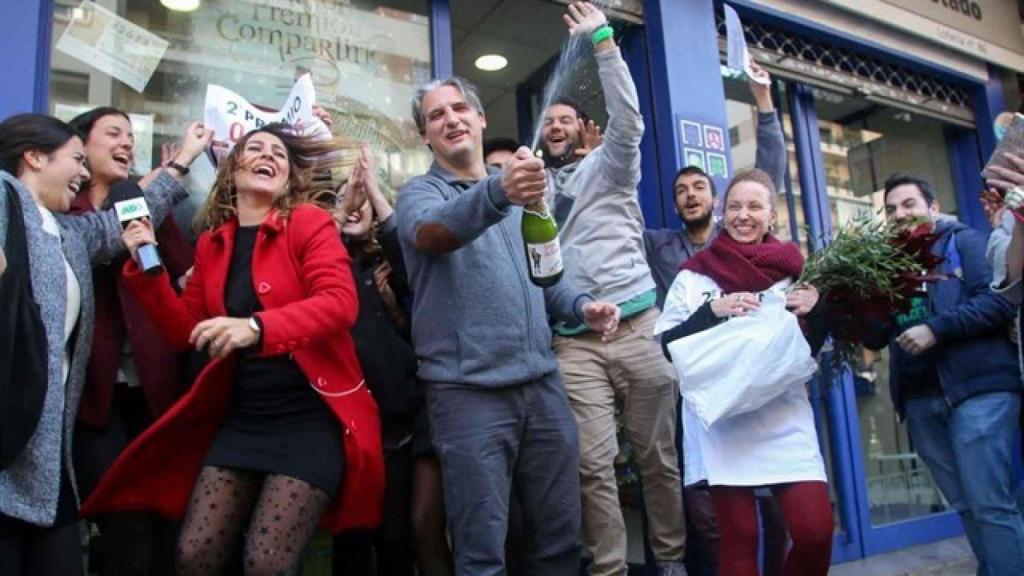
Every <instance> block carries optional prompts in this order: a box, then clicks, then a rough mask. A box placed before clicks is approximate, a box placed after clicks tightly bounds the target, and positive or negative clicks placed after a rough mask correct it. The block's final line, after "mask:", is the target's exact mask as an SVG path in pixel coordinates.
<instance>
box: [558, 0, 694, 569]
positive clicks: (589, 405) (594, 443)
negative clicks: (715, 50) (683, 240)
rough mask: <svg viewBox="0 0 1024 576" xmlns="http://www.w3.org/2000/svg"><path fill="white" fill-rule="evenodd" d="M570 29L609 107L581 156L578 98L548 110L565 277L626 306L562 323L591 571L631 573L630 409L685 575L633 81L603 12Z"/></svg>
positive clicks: (672, 412)
mask: <svg viewBox="0 0 1024 576" xmlns="http://www.w3.org/2000/svg"><path fill="white" fill-rule="evenodd" d="M566 23H567V24H568V26H569V33H570V35H583V37H584V38H589V39H590V40H591V41H592V42H593V44H594V57H595V59H596V60H597V66H598V75H599V77H600V80H601V86H602V88H603V90H604V96H605V102H606V104H607V108H608V126H607V131H606V132H605V134H604V140H603V143H602V144H601V145H600V146H599V147H597V148H596V149H595V150H593V151H592V152H590V153H589V154H587V155H586V156H585V157H584V158H583V159H582V160H579V159H578V158H577V156H576V155H575V154H574V152H575V151H576V150H577V149H578V148H580V147H581V146H580V145H581V133H582V130H583V124H582V120H581V119H580V111H579V109H578V108H577V107H576V106H575V105H574V103H572V101H570V100H560V101H559V102H557V103H555V104H553V105H551V106H549V107H548V108H547V110H546V111H545V115H544V126H543V130H542V133H541V138H542V143H543V147H544V152H545V159H546V162H547V165H548V187H549V194H548V196H549V205H552V206H554V212H555V214H556V217H560V218H558V219H560V220H561V221H560V222H559V227H560V229H561V232H560V241H561V245H562V257H563V260H564V263H565V275H566V276H567V277H568V278H569V280H570V281H571V282H572V283H573V284H574V285H576V286H578V287H580V288H582V289H583V290H586V291H587V292H589V293H592V294H594V295H595V296H596V297H598V298H601V299H602V300H608V301H609V302H615V303H617V304H618V305H619V306H620V308H621V309H622V316H623V318H624V320H623V323H622V325H621V326H620V327H619V329H618V330H617V331H616V332H615V333H614V334H612V335H611V336H604V337H602V335H601V334H599V333H594V332H593V331H591V330H589V329H588V327H587V326H584V325H582V323H580V322H578V321H576V322H572V321H571V320H570V321H569V322H560V323H558V324H556V325H555V332H556V336H555V343H554V345H555V353H556V354H557V355H558V359H559V363H560V366H561V370H562V376H563V379H564V380H565V387H566V391H567V392H568V395H569V401H570V403H571V405H572V408H573V412H574V415H575V417H576V423H577V425H578V426H579V436H580V438H579V442H580V478H581V482H582V500H583V540H584V545H585V546H586V547H587V549H588V551H589V552H590V553H591V554H592V555H593V558H594V561H593V563H592V564H591V565H590V574H592V575H595V576H596V575H624V574H626V529H625V523H624V521H623V517H622V510H621V509H620V507H619V498H618V487H617V485H616V482H615V468H614V464H615V456H616V454H617V453H618V440H617V438H616V424H615V405H616V401H621V402H622V404H623V410H622V416H623V423H624V429H625V433H626V437H627V438H628V439H629V441H630V443H631V444H632V445H633V447H634V448H635V454H636V460H637V464H638V465H639V468H640V477H641V479H642V481H643V483H644V498H645V500H646V504H647V511H648V522H649V528H650V530H649V534H650V543H651V548H652V549H653V551H654V556H655V559H656V561H657V562H658V567H659V574H667V575H677V574H684V573H685V571H684V570H683V566H682V559H683V552H684V547H685V541H686V522H685V518H684V515H683V497H682V483H681V480H680V475H679V464H678V459H677V456H676V446H675V432H676V403H677V400H678V391H677V388H676V381H675V372H674V370H673V369H672V366H671V365H670V364H669V363H668V362H666V360H665V358H664V356H662V354H661V349H660V347H659V345H658V344H657V343H656V342H655V341H654V339H653V337H652V334H653V329H654V322H655V321H656V320H657V318H658V310H657V308H656V307H655V305H654V304H655V284H654V280H653V279H652V278H651V272H650V269H649V268H648V266H647V261H646V258H645V257H644V247H643V230H644V223H643V215H642V213H641V212H640V206H639V203H638V202H637V191H636V187H637V184H638V183H639V181H640V139H641V138H642V137H643V131H644V126H643V119H642V118H641V116H640V111H639V107H638V99H637V94H636V87H635V86H634V84H633V80H632V78H631V77H630V75H629V69H628V68H627V67H626V63H625V61H623V59H622V55H621V54H620V52H619V49H618V47H617V46H616V45H615V42H614V40H613V39H612V33H611V29H610V28H609V27H608V26H607V19H606V18H605V16H604V14H603V13H601V11H600V10H598V9H597V8H595V7H594V6H592V5H591V4H589V3H586V2H577V3H575V4H573V5H571V6H570V7H569V15H568V17H567V18H566Z"/></svg>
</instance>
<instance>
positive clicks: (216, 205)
mask: <svg viewBox="0 0 1024 576" xmlns="http://www.w3.org/2000/svg"><path fill="white" fill-rule="evenodd" d="M260 132H265V133H267V134H271V135H273V136H275V137H277V138H278V139H279V140H281V142H282V143H283V144H284V147H285V150H286V151H287V152H288V165H289V170H288V182H287V184H286V187H285V192H284V194H281V195H280V196H278V197H277V198H276V199H275V200H274V207H275V208H277V210H278V214H279V215H280V217H282V218H287V217H288V215H289V214H290V213H291V211H292V210H293V209H295V208H296V207H297V206H300V205H302V204H315V205H317V206H319V207H321V208H324V209H325V210H328V211H331V210H333V208H334V205H335V200H336V198H337V190H336V187H335V184H334V179H333V178H332V176H331V174H332V173H331V170H332V169H334V168H343V167H345V166H349V165H351V164H352V163H353V162H354V158H355V155H358V151H359V146H358V145H357V144H355V143H353V142H351V141H348V140H345V139H342V138H337V137H335V138H330V139H313V138H310V137H307V136H299V135H297V134H294V133H293V132H292V131H291V128H290V127H289V126H288V125H286V124H282V123H275V124H268V125H266V126H263V127H262V128H258V129H256V130H253V131H252V132H249V133H248V134H246V135H245V136H243V137H242V138H241V139H239V140H238V142H236V143H235V147H234V148H232V150H231V152H230V153H229V154H228V155H227V157H226V158H224V159H223V160H221V161H220V166H219V168H218V170H217V179H216V180H215V181H214V182H213V189H211V190H210V194H209V196H207V198H206V202H205V203H204V204H203V206H202V208H201V209H200V210H199V211H198V212H197V213H196V217H195V222H194V225H195V228H196V230H199V231H201V230H211V229H213V228H217V227H218V226H221V225H222V224H224V223H225V222H227V221H229V220H231V219H232V218H234V217H235V215H236V214H237V213H238V206H237V197H238V191H237V190H236V189H235V177H234V175H235V172H236V171H237V170H238V169H239V168H241V167H242V154H244V152H245V145H246V143H248V141H249V139H250V138H252V137H253V136H254V135H256V134H259V133H260ZM349 151H354V153H347V152H349Z"/></svg>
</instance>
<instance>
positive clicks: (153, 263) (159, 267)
mask: <svg viewBox="0 0 1024 576" xmlns="http://www.w3.org/2000/svg"><path fill="white" fill-rule="evenodd" d="M114 210H115V211H117V219H118V220H120V221H121V228H122V229H124V228H127V227H128V224H130V223H131V222H132V221H133V220H141V219H143V218H145V217H147V216H149V206H148V205H147V204H146V199H145V198H144V197H142V196H139V197H136V198H130V199H128V200H122V201H120V202H115V203H114ZM136 254H137V255H138V259H139V268H142V271H143V272H145V273H146V274H148V275H150V276H156V275H157V274H159V273H161V272H163V270H164V263H163V261H161V260H160V253H159V252H157V249H156V246H154V245H152V244H143V245H141V246H139V248H138V250H137V251H136Z"/></svg>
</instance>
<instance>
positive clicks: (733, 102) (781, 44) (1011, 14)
mask: <svg viewBox="0 0 1024 576" xmlns="http://www.w3.org/2000/svg"><path fill="white" fill-rule="evenodd" d="M529 1H530V2H534V3H536V4H537V6H538V8H537V10H538V14H539V11H541V10H543V11H544V14H547V13H549V12H551V11H553V10H554V11H557V10H561V6H558V2H557V1H556V0H550V1H549V0H543V1H542V0H529ZM562 3H563V4H564V2H562ZM607 4H610V5H613V6H614V7H615V8H614V9H613V10H612V13H613V15H614V16H615V17H616V22H617V24H616V29H617V37H618V39H619V41H620V45H621V46H622V49H623V52H624V54H625V56H626V59H627V61H628V63H629V65H630V68H631V70H632V73H633V76H634V78H635V80H636V82H637V88H638V92H639V94H640V100H641V111H642V112H643V114H644V117H645V120H646V124H647V131H646V134H645V138H644V141H643V154H644V159H645V160H644V164H643V171H644V173H643V181H642V184H641V190H640V197H641V204H642V207H643V209H644V212H645V217H646V219H647V225H648V226H649V227H662V226H669V227H676V226H678V225H679V221H678V218H677V217H676V215H675V212H674V207H673V203H672V202H673V200H672V195H671V189H672V178H673V176H674V174H675V172H676V170H677V169H678V168H679V166H680V165H681V164H682V163H683V162H684V161H685V162H694V163H700V164H702V165H703V166H704V167H705V169H706V170H707V171H708V172H710V173H713V174H714V175H715V176H716V180H717V181H718V182H717V183H718V184H719V189H721V187H722V186H723V185H724V183H725V181H726V180H727V179H728V177H729V176H730V175H731V174H733V173H735V172H736V171H737V170H740V169H743V168H747V167H750V166H752V165H753V158H754V149H755V148H754V147H755V143H754V142H753V139H752V138H753V132H754V131H753V129H752V127H753V126H754V124H753V120H754V119H756V116H755V115H754V110H753V107H752V99H751V98H750V96H749V94H748V92H747V90H746V88H745V81H742V80H740V79H738V78H736V77H735V76H733V75H732V74H731V73H729V72H728V71H727V70H726V69H725V68H724V67H723V63H724V60H725V56H724V50H725V48H724V47H725V44H724V34H725V27H724V20H723V15H722V7H721V3H720V2H714V1H713V0H633V1H630V0H617V1H615V2H608V3H607ZM730 4H731V5H732V6H733V7H734V8H736V10H737V11H738V13H739V15H740V17H741V18H742V19H743V22H744V28H745V33H746V34H745V35H746V38H747V42H748V45H749V46H750V49H751V52H752V54H753V56H754V57H755V58H756V59H757V60H758V61H759V62H761V63H762V65H763V66H764V67H765V68H766V69H768V70H769V71H770V72H771V73H772V75H773V76H774V78H775V80H774V84H773V90H774V93H775V102H776V106H777V109H778V111H779V113H780V115H781V117H782V120H783V126H784V130H785V133H786V142H787V148H788V149H789V152H790V163H789V177H788V178H787V180H788V186H787V190H786V191H785V192H786V194H784V195H780V205H779V207H778V208H779V210H780V212H779V214H780V219H779V220H780V222H781V228H780V230H779V231H778V232H780V233H781V234H783V235H785V234H789V235H791V236H792V237H793V238H794V239H797V240H799V241H800V242H801V244H802V246H803V247H804V248H805V249H807V250H814V249H817V248H820V247H821V246H822V245H823V244H824V243H826V242H827V241H828V238H830V237H831V234H832V230H833V229H834V228H835V227H837V226H839V225H841V224H842V223H843V222H845V221H847V220H848V219H849V218H851V217H853V216H855V215H857V214H860V213H862V212H864V211H873V212H877V210H878V209H879V208H880V207H881V202H882V200H881V192H880V191H881V187H882V182H884V180H885V178H886V177H887V176H888V175H889V174H890V173H892V172H895V171H910V172H914V173H917V174H919V175H921V176H924V177H925V178H928V179H929V180H931V181H932V182H933V184H934V185H935V188H936V189H937V191H938V193H939V199H940V202H941V206H942V210H943V211H944V212H947V213H949V214H953V215H955V216H956V217H958V218H959V219H960V220H962V221H963V222H965V223H967V224H969V225H971V226H974V227H977V228H979V229H986V228H987V227H988V224H987V222H986V220H985V216H984V213H983V211H982V209H981V206H980V204H979V202H978V200H977V195H978V192H979V191H980V190H981V186H982V182H981V181H980V179H979V177H978V173H979V172H980V170H981V167H982V165H983V164H984V160H985V159H987V158H988V156H989V155H990V154H991V152H992V150H993V149H994V146H995V137H994V132H993V120H994V117H995V116H996V114H998V113H999V112H1002V111H1003V110H1005V109H1012V110H1017V109H1018V107H1019V106H1020V93H1019V86H1018V77H1017V74H1018V73H1020V72H1024V40H1022V36H1021V22H1020V14H1019V11H1018V10H1019V8H1018V3H1016V2H1012V1H1009V0H972V1H963V0H957V1H952V0H951V1H949V2H946V1H944V0H943V1H941V2H940V1H939V0H871V1H852V0H820V1H810V0H802V1H800V0H734V1H733V2H730ZM97 5H98V6H99V10H96V9H93V8H91V7H90V6H89V5H83V4H81V2H79V0H23V1H19V2H9V3H7V4H6V5H5V6H4V8H3V9H2V10H0V14H2V15H3V16H4V19H5V21H6V22H7V23H8V24H9V25H8V27H7V34H6V36H7V39H8V46H15V47H19V49H17V50H8V51H7V52H5V53H3V54H0V77H2V78H3V79H4V81H5V83H6V85H5V88H4V90H3V91H2V92H0V117H6V116H7V115H9V114H12V113H15V112H23V111H37V112H45V113H52V114H56V115H58V116H62V117H69V116H70V115H73V114H75V113H77V111H79V110H81V109H83V108H84V107H87V106H88V107H92V106H99V105H114V106H118V107H120V108H122V109H125V110H127V111H129V112H131V113H133V114H134V115H135V116H133V123H134V126H135V132H136V138H137V141H138V145H137V148H138V151H137V154H136V166H137V170H138V171H140V172H144V171H145V170H144V168H147V167H148V166H151V165H153V164H155V163H157V162H158V161H159V148H160V144H162V143H163V142H166V141H169V140H173V139H174V138H176V137H177V136H178V133H179V132H180V131H181V130H182V129H183V128H184V126H185V125H187V123H188V122H189V121H191V120H193V119H199V118H201V117H202V114H203V98H204V94H205V87H206V85H207V84H210V83H216V84H220V85H223V86H225V87H228V88H230V89H231V90H234V91H236V92H238V93H240V94H243V95H245V96H246V97H247V98H248V99H249V100H250V101H252V102H255V103H260V104H265V105H268V106H271V107H273V106H275V105H279V104H280V102H281V101H283V97H284V94H286V93H287V91H288V88H289V87H290V85H291V83H292V82H293V80H294V78H295V75H296V74H297V73H300V72H302V71H306V70H308V71H311V72H312V73H313V76H314V82H315V83H316V87H317V95H318V99H319V100H320V101H321V103H322V104H324V105H325V106H326V107H327V108H329V109H331V110H332V111H333V112H334V115H335V118H336V128H335V131H336V132H338V133H341V134H344V135H347V136H349V137H351V138H353V139H356V140H360V141H366V142H370V143H371V145H372V146H373V148H374V150H375V151H376V152H377V154H378V159H379V164H381V166H382V170H383V176H384V183H385V185H386V187H387V188H388V189H389V190H390V191H391V192H395V191H397V190H398V189H399V188H400V186H401V185H402V183H404V181H405V180H406V179H408V178H409V177H410V176H411V175H414V174H417V173H420V172H423V171H424V170H425V169H426V167H427V166H428V165H429V161H430V157H429V153H428V151H427V150H426V148H425V147H423V146H422V145H421V143H420V140H419V137H418V135H417V134H416V131H415V127H414V126H413V125H412V121H411V118H410V116H409V105H408V102H409V98H410V97H411V96H412V94H413V92H414V90H415V88H416V86H417V85H419V84H421V83H423V82H425V81H426V80H428V79H430V78H431V77H437V76H445V75H449V74H451V73H453V72H457V73H460V74H463V73H464V72H465V71H466V70H467V67H466V65H465V64H464V61H465V60H466V58H467V57H470V56H471V57H472V58H475V57H476V56H477V55H479V54H478V53H477V52H476V51H482V50H483V47H480V46H474V42H476V39H474V38H471V37H470V36H471V29H472V27H473V26H476V24H475V23H483V22H486V21H487V20H488V19H492V20H493V19H495V18H498V19H500V18H501V17H502V15H503V14H505V13H506V12H507V13H508V14H509V18H510V19H511V18H512V16H511V13H512V12H511V11H512V10H513V9H515V8H516V7H518V9H519V10H520V11H522V10H524V8H523V6H524V4H517V3H516V2H515V0H505V1H501V0H489V1H486V2H478V1H473V2H470V1H468V0H466V1H460V0H395V1H388V0H381V1H379V2H378V1H365V2H363V1H359V0H352V1H344V0H302V1H300V0H245V1H230V0H202V1H201V2H199V7H198V8H196V9H195V10H194V11H192V12H171V11H169V10H167V9H166V8H165V7H164V6H162V5H161V3H160V1H159V0H139V1H136V0H130V1H127V0H104V1H100V2H98V3H97ZM527 11H528V12H529V9H527ZM108 13H109V14H114V15H116V16H117V18H115V19H109V16H108V15H107V14H108ZM86 19H87V20H89V23H90V24H89V26H84V27H83V29H84V30H87V31H88V30H92V32H91V33H89V32H83V33H81V34H79V39H84V40H89V41H92V42H93V44H94V45H96V46H99V47H100V48H102V47H103V46H102V42H103V41H104V40H103V39H102V38H104V37H105V36H103V35H104V34H106V35H108V36H109V35H113V34H121V35H123V36H124V37H125V38H127V40H121V41H124V42H131V41H132V40H131V38H132V37H133V36H132V34H133V33H134V32H133V30H134V29H132V28H131V27H125V26H123V25H121V23H122V20H121V19H123V20H124V21H127V22H131V23H133V24H135V25H137V26H139V27H141V28H143V29H146V30H148V31H150V32H152V33H154V34H156V35H158V36H159V37H161V38H162V39H163V40H165V41H166V42H167V47H166V49H165V50H164V52H163V53H162V55H161V57H160V58H158V60H159V63H158V65H156V66H155V68H154V69H153V70H149V75H148V76H147V77H145V78H138V77H132V73H133V71H134V73H135V74H136V76H139V75H141V76H146V71H147V69H146V66H145V62H142V61H141V60H142V58H140V57H137V55H133V54H134V53H132V52H131V51H126V52H125V54H126V55H125V56H124V58H121V59H118V58H115V57H112V55H111V53H110V51H109V50H108V51H107V53H105V54H104V53H103V52H102V50H100V51H99V52H98V53H97V55H96V56H93V57H92V58H88V57H85V56H83V54H82V53H80V52H76V50H74V49H72V48H69V46H72V47H73V46H75V45H74V44H68V43H66V41H65V42H64V43H62V36H63V35H64V34H65V30H66V29H67V28H68V26H69V25H71V24H72V23H75V22H78V24H83V23H84V20H86ZM105 19H106V20H105ZM14 22H17V23H19V24H18V25H10V23H14ZM482 25H483V24H481V26H482ZM558 26H560V24H559V23H556V24H555V27H554V29H557V27H558ZM467 27H468V29H470V32H466V30H467ZM542 28H543V30H545V31H546V30H549V28H544V27H542ZM536 33H540V32H539V31H538V32H536ZM90 34H91V35H90ZM526 35H528V34H526ZM97 38H99V39H97ZM140 38H141V37H135V41H141V39H140ZM467 38H470V39H469V40H467ZM84 40H83V41H84ZM118 46H120V45H118ZM469 52H473V53H472V54H469ZM115 55H116V54H115ZM531 55H532V54H531ZM514 56H515V55H509V58H510V60H513V59H514ZM536 56H537V57H538V58H542V60H540V61H536V62H531V63H530V64H532V65H534V66H537V67H539V68H537V70H536V72H535V73H533V74H520V76H522V77H523V79H521V80H520V81H518V82H517V83H516V86H515V88H516V89H515V90H514V95H513V96H514V98H512V99H511V100H509V103H508V108H509V109H510V110H511V109H513V108H514V113H512V112H510V113H509V118H510V120H509V121H508V122H506V124H507V126H509V128H507V131H508V132H510V133H507V134H501V135H508V136H514V137H518V138H519V140H520V141H523V142H527V141H529V140H530V137H531V134H532V131H533V126H534V124H533V120H532V119H533V118H535V117H536V114H537V103H538V98H537V96H538V93H539V90H540V86H542V84H543V77H544V72H545V69H544V67H543V66H541V65H542V64H543V63H544V60H546V59H547V58H548V57H549V56H550V53H549V52H542V51H538V52H537V54H536ZM100 57H102V58H105V59H106V60H104V61H102V62H101V61H99V60H97V58H100ZM472 58H470V60H471V59H472ZM511 65H512V66H514V63H513V64H511ZM140 71H141V72H140ZM133 78H134V80H133ZM527 78H529V79H527ZM142 80H145V82H142V86H141V89H138V88H140V86H138V83H139V82H141V81H142ZM132 83H134V84H136V86H135V87H133V86H132V85H131V84H132ZM495 90H497V89H495ZM484 93H485V96H487V95H488V89H487V88H486V87H485V89H484ZM494 94H495V95H494V97H493V98H485V103H486V104H488V106H490V104H489V102H491V101H493V102H494V103H495V109H499V108H500V107H501V106H504V105H505V104H504V103H503V102H504V100H503V99H502V98H503V97H499V95H498V94H499V93H498V92H497V91H495V92H494ZM510 98H511V97H510ZM513 118H514V119H513ZM495 124H496V125H503V124H501V121H499V120H498V119H497V118H496V120H495ZM195 172H196V174H195V176H194V181H193V183H192V186H193V189H194V195H195V201H196V203H198V201H199V200H200V199H201V197H202V193H203V190H204V187H205V185H206V184H208V182H209V181H210V180H212V169H210V168H209V167H206V168H202V167H199V168H197V169H196V170H195ZM886 372H887V355H886V353H883V354H881V355H873V356H872V355H865V357H864V358H863V362H861V363H859V364H858V366H854V367H852V369H851V370H848V371H845V372H844V373H842V374H839V375H823V376H822V377H821V378H820V379H819V381H818V382H817V383H816V385H815V386H814V387H813V392H812V395H813V396H814V400H815V404H816V407H817V412H818V415H819V424H820V426H819V431H820V436H821V442H822V447H823V450H824V451H825V453H826V455H827V460H828V462H829V475H830V480H831V486H832V494H833V502H834V511H835V517H836V536H835V547H834V555H833V556H834V561H835V562H843V561H848V560H852V559H856V558H862V557H865V556H871V555H874V554H879V553H882V552H886V551H890V550H894V549H899V548H904V547H907V546H911V545H914V544H919V543H924V542H929V541H934V540H939V539H942V538H946V537H950V536H953V535H957V534H959V533H961V532H962V528H961V527H960V524H959V520H958V519H957V517H956V515H955V513H953V512H952V511H950V510H949V509H948V505H947V503H946V502H945V501H944V500H943V499H942V498H941V496H940V495H939V494H938V491H937V490H936V488H935V486H934V483H933V482H932V480H931V478H930V476H929V475H928V473H927V470H926V469H925V468H924V466H923V464H922V463H921V462H920V460H918V459H917V457H916V455H915V454H914V451H913V446H912V445H911V443H910V442H909V439H908V438H907V435H906V430H905V427H904V426H903V425H902V424H900V423H899V422H897V418H896V415H895V412H894V410H893V408H892V405H891V403H890V402H889V392H888V382H887V373H886ZM625 483H627V484H628V483H629V479H627V480H626V481H625ZM627 500H628V499H627ZM641 500H642V499H639V498H636V499H632V500H629V501H627V502H626V506H627V507H629V508H630V509H631V513H630V514H629V515H627V516H628V520H629V522H630V528H631V544H630V560H631V562H633V563H634V564H636V565H637V567H638V569H640V570H642V568H641V566H644V565H647V566H650V557H649V553H646V552H645V550H644V549H645V548H646V547H645V546H644V545H643V537H642V524H643V523H642V521H641V518H642V510H641V508H642V505H641ZM634 535H635V537H633V536H634Z"/></svg>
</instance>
